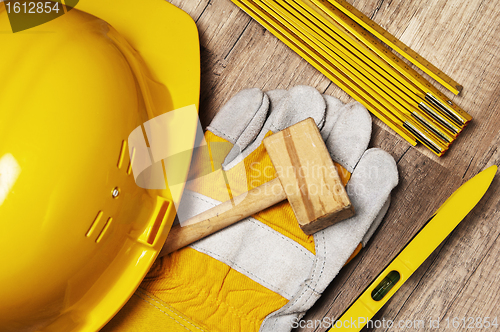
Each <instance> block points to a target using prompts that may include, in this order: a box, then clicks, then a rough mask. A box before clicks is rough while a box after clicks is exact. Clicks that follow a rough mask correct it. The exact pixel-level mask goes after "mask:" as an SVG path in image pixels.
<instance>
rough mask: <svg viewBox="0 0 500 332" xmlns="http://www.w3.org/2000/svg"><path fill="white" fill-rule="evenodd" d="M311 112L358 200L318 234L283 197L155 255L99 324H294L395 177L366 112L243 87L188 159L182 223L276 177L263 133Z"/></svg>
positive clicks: (157, 327) (303, 94)
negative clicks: (373, 140)
mask: <svg viewBox="0 0 500 332" xmlns="http://www.w3.org/2000/svg"><path fill="white" fill-rule="evenodd" d="M306 118H312V119H313V120H314V121H315V122H316V124H317V125H318V128H319V129H320V132H321V135H322V137H323V139H324V140H325V143H326V146H327V148H328V150H329V152H330V154H331V156H332V159H333V160H334V161H335V162H336V166H337V169H338V171H339V175H340V176H341V178H342V180H343V181H344V182H347V186H346V191H347V193H348V195H349V197H350V199H351V203H352V205H353V206H354V208H355V211H356V213H355V215H354V216H353V217H352V218H349V219H347V220H344V221H341V222H339V223H337V224H335V225H333V226H330V227H328V228H326V229H324V230H322V231H319V232H317V233H315V234H314V235H306V234H304V233H303V232H302V230H301V229H300V227H299V225H298V222H297V220H296V218H295V216H294V214H293V211H292V209H291V207H290V205H289V203H288V202H287V201H284V202H281V203H278V204H276V205H274V206H272V207H270V208H268V209H266V210H264V211H262V212H260V213H257V214H256V215H254V216H252V217H250V218H246V219H244V220H242V221H240V222H238V223H236V224H235V225H232V226H230V227H228V228H226V229H224V230H222V231H219V232H217V233H215V234H213V235H211V236H209V237H207V238H205V239H202V240H200V241H197V242H195V243H194V244H192V245H191V246H189V247H187V248H184V249H181V250H178V251H176V252H174V253H171V254H169V255H165V256H163V257H161V258H159V259H158V260H157V261H156V263H155V265H154V266H153V268H152V269H151V271H150V272H149V274H148V275H147V277H146V278H145V279H144V281H143V283H142V284H141V286H140V288H139V289H138V290H137V292H136V293H135V294H134V296H133V297H132V298H131V300H130V301H129V302H128V303H127V304H126V306H125V307H124V308H123V309H122V310H121V311H120V312H119V313H118V315H117V316H116V317H115V318H114V319H113V320H112V321H111V322H110V323H109V324H108V325H107V326H106V327H105V329H104V330H103V331H169V332H170V331H186V330H188V331H220V332H228V331H245V332H247V331H270V332H271V331H272V332H276V331H290V330H291V329H292V327H293V326H295V324H296V323H297V321H298V319H300V318H301V317H302V316H303V315H304V314H305V312H306V311H307V310H308V309H309V308H310V307H311V306H312V305H313V304H314V302H315V301H316V300H317V299H318V298H319V296H320V295H321V293H322V292H323V291H324V289H325V288H326V287H327V286H328V284H329V283H330V282H331V281H332V280H333V278H334V277H335V276H336V275H337V273H338V272H339V271H340V269H341V268H342V266H343V265H344V264H345V263H346V262H347V261H348V259H349V258H350V257H351V256H352V255H353V253H355V252H356V251H357V250H359V248H360V243H363V244H366V242H367V241H368V239H369V237H370V236H371V234H373V232H374V230H375V229H376V227H377V226H378V224H379V223H380V221H381V220H382V218H383V216H384V214H385V213H386V211H387V208H388V206H389V203H390V192H391V190H392V189H393V188H394V187H395V186H396V185H397V183H398V174H397V168H396V164H395V162H394V160H393V158H392V157H391V156H390V155H389V154H388V153H386V152H384V151H382V150H380V149H369V150H366V149H367V147H368V143H369V141H370V136H371V117H370V115H369V114H368V112H367V111H366V109H365V108H364V107H363V106H362V105H361V104H359V103H350V104H346V105H344V104H343V103H342V102H340V101H339V100H338V99H336V98H333V97H330V96H324V95H321V94H320V93H319V92H318V91H317V90H315V89H314V88H312V87H307V86H297V87H294V88H292V89H290V90H288V91H285V90H274V91H269V92H267V93H263V92H262V91H260V90H259V89H247V90H243V91H241V92H239V93H238V94H236V95H235V96H234V97H233V98H232V99H231V100H229V101H228V102H227V104H226V105H225V106H224V107H222V109H221V110H220V111H219V112H218V113H217V115H216V116H215V118H214V119H213V121H212V122H211V124H210V125H209V126H208V128H207V131H206V133H205V135H204V142H203V143H202V144H201V146H200V147H199V148H198V149H197V151H196V152H195V154H194V157H193V163H192V169H191V171H190V175H189V179H188V182H187V184H186V189H185V193H184V196H183V198H182V200H181V204H180V207H179V209H178V217H179V222H180V223H181V225H182V223H183V222H184V221H185V220H187V219H188V218H190V217H192V216H195V215H197V214H199V213H201V212H203V211H205V210H207V209H209V208H212V207H213V206H216V205H217V204H220V203H221V202H223V201H226V200H229V199H231V198H232V197H235V196H236V195H239V194H242V193H244V192H246V191H248V190H250V189H252V188H255V187H257V186H259V185H261V184H263V183H265V182H267V181H270V180H272V179H273V178H275V176H276V175H275V173H274V168H273V166H272V163H271V161H270V159H269V156H268V155H267V153H266V151H265V148H264V147H263V144H262V140H263V139H264V138H265V137H267V136H269V135H271V134H272V133H275V132H278V131H281V130H283V129H285V128H287V127H289V126H291V125H293V124H295V123H297V122H299V121H302V120H304V119H306Z"/></svg>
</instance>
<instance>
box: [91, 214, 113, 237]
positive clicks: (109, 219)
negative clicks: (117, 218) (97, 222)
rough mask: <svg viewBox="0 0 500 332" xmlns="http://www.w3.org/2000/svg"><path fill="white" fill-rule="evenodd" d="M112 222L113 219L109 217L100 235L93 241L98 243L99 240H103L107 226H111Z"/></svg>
mask: <svg viewBox="0 0 500 332" xmlns="http://www.w3.org/2000/svg"><path fill="white" fill-rule="evenodd" d="M112 221H113V218H111V217H110V218H108V220H107V221H106V224H105V225H104V227H103V228H102V230H101V233H99V236H98V237H97V239H96V240H95V242H96V243H99V242H100V241H101V239H102V238H103V236H104V234H106V231H107V230H108V228H109V225H111V222H112Z"/></svg>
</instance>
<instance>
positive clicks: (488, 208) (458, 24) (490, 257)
mask: <svg viewBox="0 0 500 332" xmlns="http://www.w3.org/2000/svg"><path fill="white" fill-rule="evenodd" d="M170 1H171V2H172V3H173V4H174V5H176V6H178V7H180V8H182V9H184V10H185V11H186V12H188V13H189V14H190V15H191V16H192V17H193V19H194V20H195V21H196V22H197V26H198V29H199V32H200V39H201V41H200V43H201V56H202V87H201V93H202V94H201V118H202V121H203V124H204V125H207V124H208V123H209V121H210V120H211V119H212V118H213V116H214V115H215V114H216V112H217V110H218V109H220V107H221V106H222V105H223V104H224V103H225V102H227V101H228V100H229V99H230V98H231V97H232V96H233V95H234V94H235V93H237V92H238V91H240V90H241V89H243V88H250V87H258V88H261V89H263V90H271V89H277V88H280V89H287V88H289V87H292V86H295V85H298V84H306V85H312V86H315V87H316V88H317V89H318V90H319V91H321V92H325V93H327V94H329V95H332V96H335V97H338V98H340V99H341V100H342V101H344V102H347V101H350V98H349V97H348V96H347V95H346V94H345V93H344V92H343V91H342V90H340V89H339V88H338V87H336V86H334V85H333V84H331V82H330V81H329V80H328V79H327V78H325V77H324V76H323V75H322V74H320V73H319V72H317V71H316V70H315V69H314V68H312V66H310V65H309V64H308V63H307V62H306V61H304V60H303V59H301V58H300V57H299V56H297V55H296V54H295V53H294V52H293V51H291V50H290V49H288V48H287V47H286V46H285V45H284V44H282V43H281V42H280V41H279V40H277V39H276V38H275V37H274V36H272V35H271V34H270V33H269V32H267V31H266V30H265V29H264V28H262V27H261V26H260V25H259V24H257V23H256V22H254V21H253V20H252V19H251V18H250V17H249V16H247V15H246V14H245V13H244V12H243V11H241V10H240V9H238V8H237V7H236V6H235V5H234V4H233V3H232V2H231V1H229V0H217V1H210V0H189V1H185V0H170ZM348 1H349V2H350V3H352V4H354V5H355V6H356V7H357V8H358V9H359V10H361V11H362V12H363V13H364V14H366V15H368V16H369V17H370V18H372V19H373V20H374V21H375V22H377V23H378V24H380V25H381V26H382V27H383V28H385V29H387V30H388V31H389V32H390V33H391V34H393V35H395V36H396V37H398V38H400V39H401V40H402V41H403V42H404V43H405V44H407V45H408V46H410V47H412V48H413V49H414V50H415V51H417V52H418V53H420V54H421V55H422V56H424V57H425V58H426V59H428V60H429V61H430V62H432V63H433V64H434V65H436V66H437V67H438V68H439V69H441V70H443V71H444V72H445V73H447V74H448V75H449V76H450V77H452V78H453V79H454V80H455V81H457V82H458V83H460V84H462V85H463V88H464V89H463V91H462V93H461V94H460V95H458V96H454V95H453V94H451V93H449V92H447V91H445V89H444V88H440V90H441V91H442V92H443V93H445V94H446V95H447V96H448V97H450V98H451V99H452V100H453V102H454V103H456V104H458V105H459V106H461V107H462V108H463V109H464V110H466V111H468V112H469V113H470V114H471V115H472V116H473V117H474V119H473V121H472V122H471V124H470V125H469V126H468V127H467V128H466V129H465V130H464V132H463V133H462V134H461V135H460V137H458V138H457V140H456V141H455V143H454V144H453V147H452V148H451V149H450V150H449V151H448V152H447V153H446V155H445V156H444V157H442V158H437V157H436V156H434V155H433V154H432V152H430V151H427V149H426V148H423V147H421V146H420V147H416V148H413V147H411V146H410V145H409V144H408V143H406V142H405V141H404V140H403V139H402V138H400V137H399V136H397V135H395V134H394V133H393V132H392V131H391V130H390V129H388V128H387V126H385V125H384V124H383V123H381V122H380V121H378V120H377V119H374V133H373V135H372V141H371V146H373V147H380V148H383V149H384V150H386V151H388V152H389V153H391V154H392V155H393V157H394V158H395V160H396V161H397V164H398V169H399V172H400V184H399V186H398V187H397V188H396V189H395V191H394V192H393V196H392V204H391V207H390V209H389V212H388V214H387V216H386V217H385V219H384V221H383V223H382V225H381V226H380V228H379V230H378V231H377V232H376V233H375V235H374V237H373V238H372V240H371V241H370V242H369V244H368V246H367V247H366V248H364V249H363V250H362V251H361V253H360V255H359V256H358V257H357V258H355V259H354V260H353V261H352V262H351V263H349V264H348V265H347V266H346V267H345V268H344V269H343V270H342V271H341V273H340V274H339V276H337V278H335V280H334V281H333V282H332V284H331V285H330V286H329V287H328V288H327V290H326V291H325V293H324V294H323V296H322V297H321V298H320V300H319V301H318V302H317V303H316V305H315V306H314V307H313V308H312V309H311V310H309V312H308V313H307V315H306V316H305V317H304V319H312V320H314V319H320V320H321V319H323V318H324V317H329V318H335V317H338V316H339V315H340V314H341V313H342V312H343V311H344V310H345V308H346V307H347V306H348V305H349V304H350V303H351V302H352V301H353V300H354V299H355V298H356V297H357V295H358V294H359V293H360V292H361V291H362V290H363V289H364V288H365V287H366V285H368V284H369V283H370V281H371V280H372V279H373V278H374V277H375V276H376V275H377V274H378V273H379V272H380V270H381V269H382V268H383V267H384V266H385V264H386V263H387V262H389V261H390V260H391V259H392V257H393V256H394V255H396V254H397V253H398V252H399V250H400V249H401V248H402V247H403V246H404V245H405V244H406V242H407V241H408V240H409V239H411V237H412V236H413V235H414V234H415V233H416V232H417V230H418V229H419V228H420V227H421V226H422V225H423V224H424V223H425V221H426V220H427V219H428V218H429V217H430V215H431V214H432V213H433V212H434V211H435V210H436V209H437V208H438V207H439V206H440V205H441V204H442V203H443V202H444V201H445V199H446V198H447V197H448V196H449V195H450V194H451V193H452V192H453V191H454V190H455V189H457V188H458V187H459V186H460V185H461V184H462V183H463V182H465V181H466V180H468V179H469V178H471V177H472V176H473V175H475V174H477V173H478V172H479V171H481V170H482V169H484V168H486V167H487V166H489V165H492V164H497V165H498V164H500V149H499V146H500V133H499V129H498V128H500V38H499V36H500V0H492V1H482V0H470V1H461V0H419V1H417V0H392V1H388V0H348ZM424 76H425V75H424ZM430 81H432V80H430ZM499 184H500V181H499V180H498V179H495V180H494V182H493V184H492V186H491V189H490V191H489V192H488V193H487V195H486V197H484V199H483V200H482V201H481V202H480V203H479V205H478V206H477V207H476V209H475V210H473V212H472V213H471V214H470V215H469V216H468V217H467V218H465V219H464V220H463V221H462V223H461V224H460V225H459V227H458V228H457V229H456V230H455V231H454V232H453V233H452V234H451V235H450V237H449V238H448V239H447V241H446V242H445V243H444V244H443V245H442V246H441V247H440V248H439V249H438V250H437V251H436V252H435V253H434V254H433V255H432V256H431V257H430V258H429V259H428V260H427V261H426V263H425V264H424V265H423V266H422V267H421V268H420V269H419V270H418V271H417V273H416V274H414V275H413V277H412V278H411V279H410V281H409V282H407V283H406V284H405V285H404V286H403V287H402V289H400V291H399V292H398V293H397V294H396V295H395V297H394V298H393V299H392V300H391V301H390V302H389V303H388V304H387V305H386V306H385V307H384V308H383V309H382V311H381V312H379V314H378V315H377V316H376V318H378V319H382V318H384V319H386V320H388V319H392V320H395V321H399V320H403V321H406V320H415V319H418V320H424V321H425V322H426V323H427V322H428V321H429V319H438V318H439V319H440V320H441V321H442V322H444V321H445V320H446V319H449V320H450V321H451V320H452V319H453V318H455V317H457V318H458V319H462V318H468V317H473V318H477V317H482V318H485V317H497V316H500V309H498V308H500V296H499V295H498V294H499V293H500V292H499V291H498V288H499V286H498V285H499V279H500V272H499V269H498V267H497V266H496V259H497V257H498V253H499V251H500V241H499V240H498V236H499V234H500V222H499V219H500V212H499V209H500V186H499ZM499 319H500V317H499ZM325 330H326V329H325V328H323V327H319V328H317V329H314V328H299V329H296V331H300V332H306V331H308V332H309V331H325ZM373 330H374V331H385V330H386V329H383V328H379V329H377V328H375V329H373ZM392 330H394V331H397V330H401V329H392ZM392 330H391V331H392ZM426 330H428V331H445V330H446V329H444V328H441V329H430V328H429V326H427V327H426ZM448 330H450V331H454V330H460V329H453V328H451V329H448ZM461 330H465V329H461ZM491 330H493V329H491ZM408 331H420V330H417V329H415V330H412V329H408Z"/></svg>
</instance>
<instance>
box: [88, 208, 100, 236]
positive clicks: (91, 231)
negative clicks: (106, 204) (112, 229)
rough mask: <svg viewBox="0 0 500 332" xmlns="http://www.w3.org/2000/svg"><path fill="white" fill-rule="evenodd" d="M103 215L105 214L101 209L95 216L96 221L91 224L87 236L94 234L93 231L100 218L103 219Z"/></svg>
mask: <svg viewBox="0 0 500 332" xmlns="http://www.w3.org/2000/svg"><path fill="white" fill-rule="evenodd" d="M102 215H103V212H102V211H99V213H97V216H96V217H95V219H94V221H93V222H92V224H91V225H90V227H89V230H88V231H87V234H85V236H86V237H90V236H91V235H92V233H94V230H95V229H96V227H97V224H99V220H101V218H102Z"/></svg>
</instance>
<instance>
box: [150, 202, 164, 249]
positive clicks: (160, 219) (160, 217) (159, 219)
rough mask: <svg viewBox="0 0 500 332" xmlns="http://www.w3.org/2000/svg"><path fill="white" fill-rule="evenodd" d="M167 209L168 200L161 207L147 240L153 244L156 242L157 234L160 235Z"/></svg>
mask: <svg viewBox="0 0 500 332" xmlns="http://www.w3.org/2000/svg"><path fill="white" fill-rule="evenodd" d="M167 209H168V202H163V204H162V206H161V208H160V212H159V213H158V215H157V216H156V220H155V222H154V224H153V227H151V231H150V232H149V236H148V240H147V242H148V243H149V244H153V243H154V242H155V239H156V236H157V235H158V231H159V230H160V226H161V224H162V223H163V220H164V219H165V215H166V213H167Z"/></svg>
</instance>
